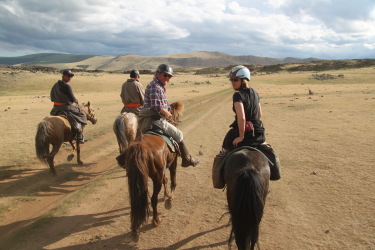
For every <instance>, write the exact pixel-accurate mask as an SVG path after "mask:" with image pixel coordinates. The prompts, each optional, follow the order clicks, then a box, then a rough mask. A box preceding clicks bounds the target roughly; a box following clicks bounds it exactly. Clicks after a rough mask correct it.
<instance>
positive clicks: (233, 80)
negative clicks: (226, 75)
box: [229, 78, 240, 82]
mask: <svg viewBox="0 0 375 250" xmlns="http://www.w3.org/2000/svg"><path fill="white" fill-rule="evenodd" d="M239 80H240V79H238V78H235V79H229V81H231V82H238V81H239Z"/></svg>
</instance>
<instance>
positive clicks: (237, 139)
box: [233, 137, 243, 147]
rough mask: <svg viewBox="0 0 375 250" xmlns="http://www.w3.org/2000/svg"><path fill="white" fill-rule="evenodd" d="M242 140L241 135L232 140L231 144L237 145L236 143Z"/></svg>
mask: <svg viewBox="0 0 375 250" xmlns="http://www.w3.org/2000/svg"><path fill="white" fill-rule="evenodd" d="M242 141H243V137H237V138H236V139H234V140H233V145H234V146H235V147H237V145H238V143H240V142H242Z"/></svg>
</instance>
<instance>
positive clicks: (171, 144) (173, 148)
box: [144, 130, 181, 155]
mask: <svg viewBox="0 0 375 250" xmlns="http://www.w3.org/2000/svg"><path fill="white" fill-rule="evenodd" d="M144 134H152V135H157V136H160V137H161V138H163V139H164V141H165V142H166V143H167V145H168V148H169V150H170V151H171V152H172V153H177V154H179V155H180V154H181V153H180V147H179V146H178V143H177V142H176V141H175V140H174V139H173V138H172V137H167V136H166V135H165V134H163V132H162V131H160V130H157V131H154V130H148V131H146V132H145V133H144Z"/></svg>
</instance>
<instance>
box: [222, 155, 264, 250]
mask: <svg viewBox="0 0 375 250" xmlns="http://www.w3.org/2000/svg"><path fill="white" fill-rule="evenodd" d="M223 174H224V180H225V183H226V185H227V201H228V208H229V213H230V215H231V222H232V230H231V233H230V236H229V240H228V245H229V248H230V245H231V243H232V241H233V235H234V237H235V239H236V245H237V247H238V249H254V247H255V244H256V243H257V242H258V236H259V224H260V221H261V219H262V216H263V209H264V206H265V202H266V196H267V193H268V188H269V179H270V166H269V161H268V159H267V158H266V157H265V156H264V155H263V154H262V153H261V152H259V151H257V150H256V149H254V150H249V149H247V148H244V149H239V150H238V151H235V152H234V153H231V154H230V155H228V156H227V157H226V161H225V165H224V169H223Z"/></svg>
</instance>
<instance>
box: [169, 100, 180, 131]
mask: <svg viewBox="0 0 375 250" xmlns="http://www.w3.org/2000/svg"><path fill="white" fill-rule="evenodd" d="M183 111H184V105H183V104H182V103H180V102H174V103H172V104H171V114H172V117H171V118H170V119H169V120H168V122H170V123H171V124H173V125H174V126H176V127H177V125H179V124H180V123H181V120H180V116H182V112H183Z"/></svg>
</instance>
